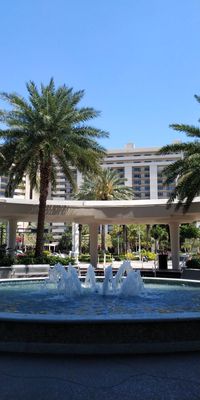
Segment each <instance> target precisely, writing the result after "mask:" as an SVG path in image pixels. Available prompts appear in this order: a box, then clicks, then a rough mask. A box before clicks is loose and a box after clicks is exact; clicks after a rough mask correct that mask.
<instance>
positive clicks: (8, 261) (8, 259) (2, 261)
mask: <svg viewBox="0 0 200 400" xmlns="http://www.w3.org/2000/svg"><path fill="white" fill-rule="evenodd" d="M13 264H14V258H13V257H12V256H11V255H9V254H8V255H3V256H2V257H0V267H10V266H11V265H13Z"/></svg>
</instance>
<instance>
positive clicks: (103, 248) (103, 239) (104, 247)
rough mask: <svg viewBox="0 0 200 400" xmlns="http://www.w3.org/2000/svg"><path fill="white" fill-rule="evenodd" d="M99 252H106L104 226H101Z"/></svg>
mask: <svg viewBox="0 0 200 400" xmlns="http://www.w3.org/2000/svg"><path fill="white" fill-rule="evenodd" d="M101 250H102V251H105V250H106V231H105V225H101Z"/></svg>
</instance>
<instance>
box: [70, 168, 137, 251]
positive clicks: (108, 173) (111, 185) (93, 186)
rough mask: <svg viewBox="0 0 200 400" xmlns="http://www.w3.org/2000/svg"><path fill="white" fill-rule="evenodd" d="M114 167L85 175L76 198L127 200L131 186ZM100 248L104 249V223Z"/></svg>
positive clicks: (130, 192) (131, 193) (131, 194)
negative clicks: (126, 184) (126, 183)
mask: <svg viewBox="0 0 200 400" xmlns="http://www.w3.org/2000/svg"><path fill="white" fill-rule="evenodd" d="M125 181H126V179H124V178H120V176H119V174H118V173H117V171H116V170H114V169H101V170H100V172H99V173H98V174H93V175H92V176H91V175H90V176H88V175H86V176H85V180H84V182H83V184H82V186H81V187H80V190H79V192H78V194H77V196H76V197H77V198H78V199H80V200H128V199H131V198H132V197H133V191H132V188H130V187H128V186H125V185H124V183H125ZM101 249H102V250H103V251H104V250H105V225H102V235H101Z"/></svg>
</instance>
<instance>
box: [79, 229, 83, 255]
mask: <svg viewBox="0 0 200 400" xmlns="http://www.w3.org/2000/svg"><path fill="white" fill-rule="evenodd" d="M82 229H83V225H82V224H79V225H78V230H79V245H78V246H79V254H82V249H81V243H82Z"/></svg>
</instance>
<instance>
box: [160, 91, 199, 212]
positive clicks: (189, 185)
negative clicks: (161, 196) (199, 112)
mask: <svg viewBox="0 0 200 400" xmlns="http://www.w3.org/2000/svg"><path fill="white" fill-rule="evenodd" d="M195 99H196V100H197V101H198V102H199V103H200V96H197V95H195ZM199 121H200V120H199ZM170 127H171V128H173V129H174V130H175V131H178V132H183V133H186V135H187V136H188V137H192V138H194V139H195V140H194V142H186V143H174V144H171V145H166V146H163V147H162V148H161V149H160V151H159V153H160V154H171V153H182V157H181V159H179V160H177V161H175V162H174V163H172V164H170V165H168V166H167V167H166V168H165V169H164V171H163V173H164V174H165V176H166V181H165V182H166V184H170V183H172V182H174V181H176V186H175V189H174V190H173V191H172V193H171V195H170V198H169V201H168V203H169V204H171V203H172V202H173V201H174V200H175V199H176V198H177V200H178V202H177V205H176V207H177V208H179V207H180V206H181V205H182V204H183V209H184V211H187V210H188V208H189V207H190V205H191V203H192V201H193V199H194V197H196V196H198V195H199V194H200V141H199V139H200V128H199V127H196V126H193V125H185V124H172V125H170Z"/></svg>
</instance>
